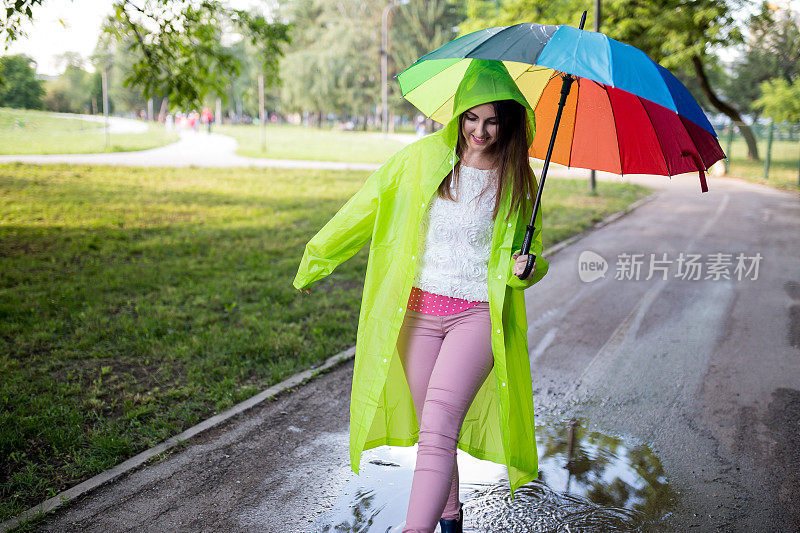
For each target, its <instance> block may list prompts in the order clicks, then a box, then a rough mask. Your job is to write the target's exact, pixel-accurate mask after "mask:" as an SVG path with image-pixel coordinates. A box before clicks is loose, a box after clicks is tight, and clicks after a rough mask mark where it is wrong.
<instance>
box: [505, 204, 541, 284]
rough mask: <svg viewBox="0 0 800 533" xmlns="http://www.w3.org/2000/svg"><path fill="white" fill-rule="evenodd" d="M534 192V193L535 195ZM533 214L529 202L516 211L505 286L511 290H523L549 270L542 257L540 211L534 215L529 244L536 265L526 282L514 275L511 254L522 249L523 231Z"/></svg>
mask: <svg viewBox="0 0 800 533" xmlns="http://www.w3.org/2000/svg"><path fill="white" fill-rule="evenodd" d="M535 192H536V191H534V194H535ZM532 212H533V205H532V204H531V202H530V200H529V201H528V202H525V204H524V206H523V207H522V208H520V209H519V210H518V211H517V224H516V227H515V229H514V245H513V246H512V248H511V254H512V257H509V258H508V261H509V275H508V276H506V279H507V280H508V281H507V284H508V286H509V287H511V288H512V289H520V290H525V289H527V288H528V287H530V286H531V285H533V284H534V283H537V282H538V281H539V280H540V279H542V278H543V277H544V275H545V274H547V269H548V268H550V265H549V263H548V262H547V260H546V259H545V258H543V257H542V210H541V208H540V209H539V212H538V213H536V221H535V223H534V230H533V241H532V242H531V253H532V254H534V255H536V263H535V264H534V267H533V272H531V275H530V276H529V277H528V279H526V280H521V279H519V278H518V277H517V276H515V275H514V263H515V260H514V257H513V254H514V253H516V252H518V251H520V250H521V249H522V241H523V240H525V231H526V230H527V228H528V222H530V220H531V214H532Z"/></svg>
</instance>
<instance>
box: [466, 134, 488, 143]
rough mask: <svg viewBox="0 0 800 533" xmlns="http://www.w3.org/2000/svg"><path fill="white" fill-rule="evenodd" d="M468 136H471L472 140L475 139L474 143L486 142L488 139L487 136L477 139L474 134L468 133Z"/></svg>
mask: <svg viewBox="0 0 800 533" xmlns="http://www.w3.org/2000/svg"><path fill="white" fill-rule="evenodd" d="M470 137H472V140H473V141H475V142H476V143H478V144H484V143H486V141H488V140H489V138H488V137H486V138H484V139H478V138H477V137H475V136H474V135H470Z"/></svg>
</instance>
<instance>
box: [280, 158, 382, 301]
mask: <svg viewBox="0 0 800 533" xmlns="http://www.w3.org/2000/svg"><path fill="white" fill-rule="evenodd" d="M397 159H398V157H397V154H395V156H393V157H392V158H390V159H389V160H388V161H387V162H386V163H384V164H383V165H382V166H381V167H380V168H379V169H378V170H376V171H375V172H373V173H372V174H371V175H370V176H369V177H368V178H367V180H366V182H364V185H363V186H362V187H361V189H359V191H358V192H356V193H355V194H354V195H353V196H352V197H351V198H350V199H349V200H348V201H347V203H345V204H344V205H343V206H342V208H341V209H339V211H338V212H337V213H336V214H335V215H334V216H333V218H331V219H330V220H329V221H328V223H327V224H325V226H324V227H323V228H322V229H321V230H319V232H318V233H317V234H316V235H314V237H312V238H311V240H310V241H309V242H308V244H306V248H305V251H304V252H303V259H302V260H301V261H300V267H299V268H298V270H297V275H296V276H295V278H294V283H293V284H294V286H295V288H297V289H304V288H307V287H309V286H311V285H312V284H314V283H315V282H317V281H319V280H320V279H322V278H324V277H325V276H327V275H328V274H330V273H331V272H333V270H334V269H335V268H336V267H337V266H339V265H340V264H341V263H343V262H345V261H347V260H348V259H350V258H351V257H352V256H353V255H355V253H356V252H358V251H359V250H360V249H361V247H362V246H364V245H365V244H366V243H367V241H369V239H370V237H372V229H373V226H374V224H375V216H376V213H377V210H378V196H379V192H380V189H381V185H380V184H381V183H382V180H383V179H384V177H385V175H387V174H388V173H390V172H391V170H392V169H393V168H394V167H395V166H396V162H397Z"/></svg>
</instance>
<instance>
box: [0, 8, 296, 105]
mask: <svg viewBox="0 0 800 533" xmlns="http://www.w3.org/2000/svg"><path fill="white" fill-rule="evenodd" d="M42 3H43V0H7V1H6V9H5V12H4V15H5V18H4V19H3V20H2V21H0V32H2V35H3V37H4V39H5V42H6V44H8V43H9V42H11V41H13V40H14V39H16V38H17V36H19V35H20V29H19V28H20V25H21V23H22V22H23V21H25V20H32V19H33V9H32V8H33V7H34V6H36V5H41V4H42ZM113 5H114V21H115V24H113V25H111V26H109V27H107V30H108V31H111V32H114V33H115V34H116V35H117V36H118V37H119V38H120V39H121V40H122V38H123V36H126V35H133V36H134V37H135V39H134V41H132V43H131V45H130V46H132V47H133V48H134V49H135V50H136V52H137V56H138V60H137V61H136V62H134V63H133V65H132V66H131V70H130V72H129V73H128V75H127V77H126V80H125V81H126V83H127V84H128V85H135V86H139V87H141V88H142V91H143V93H144V96H145V97H146V98H149V97H151V96H156V95H157V94H159V93H162V92H163V94H165V95H166V96H168V97H169V98H170V99H171V100H172V101H173V103H175V104H177V105H183V106H187V107H189V106H191V105H198V104H199V103H200V102H201V101H202V100H203V98H204V97H205V96H206V95H207V94H209V93H222V92H224V89H225V87H226V86H227V85H228V82H229V80H230V77H231V76H234V75H236V74H237V73H238V70H239V68H240V66H241V65H240V63H239V62H238V61H237V60H236V59H235V58H233V57H232V56H231V54H230V53H229V51H227V50H226V48H225V47H224V46H223V45H222V44H221V36H222V34H223V31H225V30H229V31H238V32H240V33H241V34H242V35H244V36H245V37H246V38H248V39H250V41H251V42H252V43H253V45H254V46H255V47H256V48H257V49H258V52H259V54H260V61H261V65H262V68H263V70H264V72H265V75H266V76H267V83H270V82H271V81H273V80H275V79H276V78H277V66H278V59H279V56H280V54H281V44H282V43H285V42H287V41H288V39H289V37H288V30H289V27H288V26H287V25H285V24H283V23H280V22H269V21H267V20H266V18H265V17H264V16H263V15H259V14H255V13H250V12H248V11H245V10H240V9H232V8H229V7H226V6H225V5H223V4H222V2H220V1H219V0H136V1H134V0H115V1H114V4H113Z"/></svg>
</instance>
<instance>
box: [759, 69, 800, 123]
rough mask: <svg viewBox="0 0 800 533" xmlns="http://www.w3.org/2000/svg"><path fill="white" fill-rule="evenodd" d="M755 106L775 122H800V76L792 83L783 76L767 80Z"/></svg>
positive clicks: (762, 85)
mask: <svg viewBox="0 0 800 533" xmlns="http://www.w3.org/2000/svg"><path fill="white" fill-rule="evenodd" d="M753 107H755V108H756V109H761V110H762V111H763V113H764V116H766V117H768V118H771V119H772V120H774V121H775V122H800V78H797V79H795V80H794V81H793V82H792V83H789V82H788V81H786V80H785V79H783V78H775V79H772V80H769V81H765V82H764V83H762V84H761V98H759V99H758V100H756V101H755V102H753Z"/></svg>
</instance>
